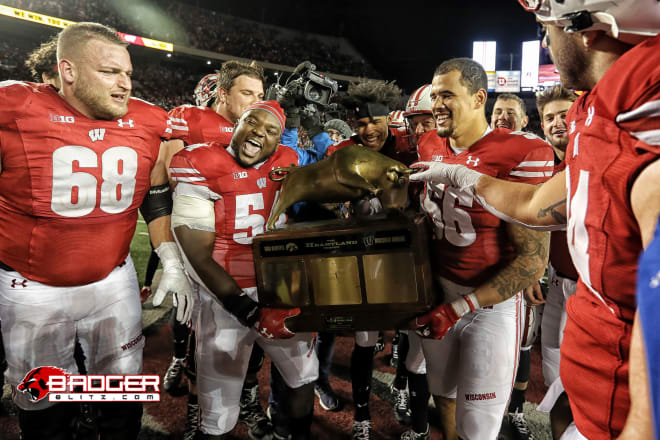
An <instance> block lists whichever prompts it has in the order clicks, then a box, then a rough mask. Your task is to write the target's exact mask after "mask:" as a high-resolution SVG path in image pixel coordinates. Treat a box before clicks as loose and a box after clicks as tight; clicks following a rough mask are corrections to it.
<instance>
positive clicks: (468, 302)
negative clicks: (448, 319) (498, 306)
mask: <svg viewBox="0 0 660 440" xmlns="http://www.w3.org/2000/svg"><path fill="white" fill-rule="evenodd" d="M451 306H452V308H453V309H454V311H455V312H456V314H457V315H458V316H463V315H465V314H467V313H470V312H474V311H475V310H477V309H478V308H479V307H480V306H479V301H477V296H476V295H475V294H474V293H468V294H467V295H464V296H461V297H460V298H458V299H457V300H455V301H452V303H451Z"/></svg>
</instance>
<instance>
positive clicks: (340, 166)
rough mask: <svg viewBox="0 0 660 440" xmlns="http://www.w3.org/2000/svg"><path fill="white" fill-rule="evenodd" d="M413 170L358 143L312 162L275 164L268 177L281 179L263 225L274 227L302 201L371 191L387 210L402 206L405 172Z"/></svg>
mask: <svg viewBox="0 0 660 440" xmlns="http://www.w3.org/2000/svg"><path fill="white" fill-rule="evenodd" d="M412 173H413V170H411V169H410V168H408V167H406V166H405V165H404V164H402V163H401V162H398V161H396V160H394V159H390V158H389V157H387V156H385V155H382V154H380V153H377V152H375V151H372V150H369V149H368V148H365V147H363V146H361V145H350V146H348V147H345V148H342V149H340V150H337V151H336V152H335V153H334V154H332V155H331V156H330V157H328V158H326V159H324V160H321V161H319V162H316V163H313V164H311V165H306V166H303V167H296V166H290V167H286V168H276V169H274V170H272V171H271V172H270V174H269V177H270V179H271V180H274V181H281V180H284V183H283V184H282V189H281V192H280V195H279V197H278V198H277V201H276V202H275V206H273V210H272V211H271V214H270V217H269V218H268V223H267V225H266V227H267V229H268V230H273V229H275V222H276V221H277V219H278V218H279V217H280V215H281V214H282V213H284V211H286V210H287V208H289V207H290V206H291V205H293V204H295V203H297V202H302V201H306V202H309V201H313V202H323V203H325V202H345V201H348V200H356V199H360V198H362V197H364V196H367V195H372V196H375V197H378V198H379V199H380V202H381V204H382V205H383V208H384V209H386V210H387V209H402V208H404V207H405V205H406V202H407V200H408V183H409V181H408V176H410V174H412Z"/></svg>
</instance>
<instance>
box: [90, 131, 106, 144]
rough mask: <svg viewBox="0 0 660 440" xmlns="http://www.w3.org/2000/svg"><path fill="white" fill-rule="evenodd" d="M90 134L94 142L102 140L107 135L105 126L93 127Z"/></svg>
mask: <svg viewBox="0 0 660 440" xmlns="http://www.w3.org/2000/svg"><path fill="white" fill-rule="evenodd" d="M88 134H89V138H90V139H91V140H92V142H96V141H102V140H103V138H104V137H105V128H93V129H91V130H89V133H88Z"/></svg>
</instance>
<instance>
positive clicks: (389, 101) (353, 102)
mask: <svg viewBox="0 0 660 440" xmlns="http://www.w3.org/2000/svg"><path fill="white" fill-rule="evenodd" d="M400 98H401V89H400V88H399V86H397V85H396V84H395V82H394V81H390V82H387V81H380V80H375V79H367V78H360V79H358V81H356V82H351V83H350V84H349V85H348V91H347V95H346V98H345V99H344V105H346V106H347V107H356V106H359V105H362V104H364V103H367V102H378V103H381V104H383V105H386V106H388V107H390V108H391V109H392V108H396V107H397V106H398V105H399V100H400Z"/></svg>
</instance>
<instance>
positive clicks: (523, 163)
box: [501, 140, 555, 185]
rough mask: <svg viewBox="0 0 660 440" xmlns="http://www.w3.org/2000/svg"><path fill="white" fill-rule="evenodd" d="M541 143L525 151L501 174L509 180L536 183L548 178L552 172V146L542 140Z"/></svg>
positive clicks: (553, 161) (553, 165)
mask: <svg viewBox="0 0 660 440" xmlns="http://www.w3.org/2000/svg"><path fill="white" fill-rule="evenodd" d="M538 142H539V143H540V144H541V145H539V146H538V147H537V148H534V149H533V150H531V151H529V152H527V153H526V154H525V155H524V156H522V159H520V160H518V161H515V162H516V163H515V164H514V166H513V168H510V169H509V170H508V171H507V174H506V175H504V176H501V177H502V178H503V179H504V180H508V181H511V182H522V183H529V184H532V185H537V184H539V183H543V182H545V181H546V180H548V179H550V178H551V177H552V176H553V174H554V167H555V160H554V153H553V151H552V147H550V145H548V144H546V143H545V142H543V141H540V140H539V141H538Z"/></svg>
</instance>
